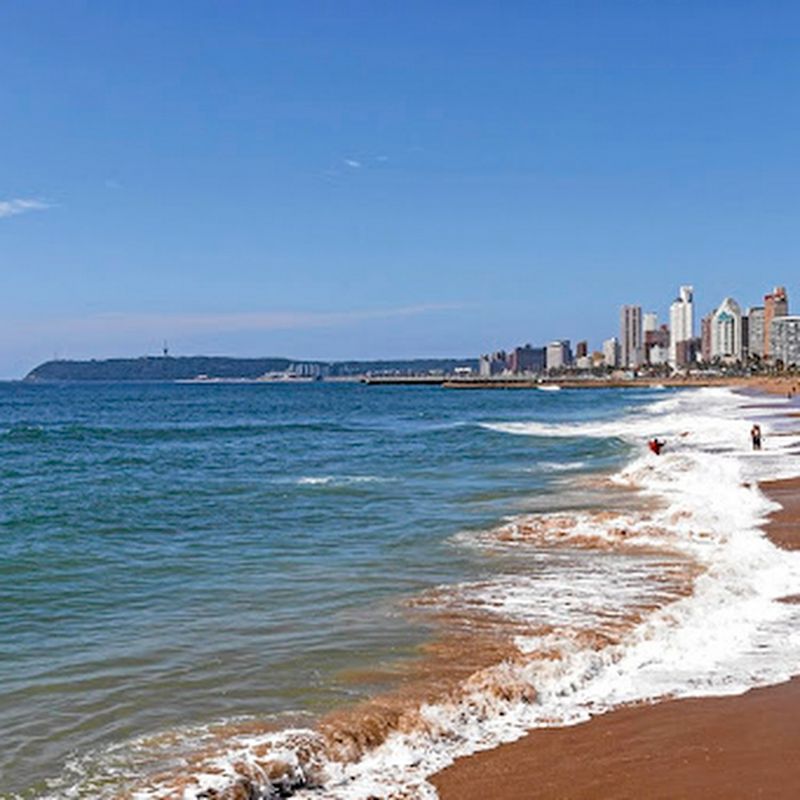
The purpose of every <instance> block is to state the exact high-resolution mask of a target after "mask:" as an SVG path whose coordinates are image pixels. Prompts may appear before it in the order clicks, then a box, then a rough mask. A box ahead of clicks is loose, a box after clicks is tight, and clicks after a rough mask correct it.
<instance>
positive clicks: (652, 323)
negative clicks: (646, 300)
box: [642, 311, 658, 334]
mask: <svg viewBox="0 0 800 800" xmlns="http://www.w3.org/2000/svg"><path fill="white" fill-rule="evenodd" d="M657 330H658V314H656V312H655V311H647V312H646V313H645V314H644V316H643V317H642V331H644V333H645V334H648V333H654V332H655V331H657Z"/></svg>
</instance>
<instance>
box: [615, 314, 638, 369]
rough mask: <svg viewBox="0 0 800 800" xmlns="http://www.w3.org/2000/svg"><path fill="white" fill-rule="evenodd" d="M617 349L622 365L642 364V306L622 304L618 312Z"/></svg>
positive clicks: (633, 366) (634, 366)
mask: <svg viewBox="0 0 800 800" xmlns="http://www.w3.org/2000/svg"><path fill="white" fill-rule="evenodd" d="M619 349H620V362H621V366H623V367H631V368H634V369H635V368H636V367H638V366H641V364H642V307H641V306H622V308H621V309H620V312H619Z"/></svg>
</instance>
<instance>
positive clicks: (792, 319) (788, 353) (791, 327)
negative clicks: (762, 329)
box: [771, 315, 800, 367]
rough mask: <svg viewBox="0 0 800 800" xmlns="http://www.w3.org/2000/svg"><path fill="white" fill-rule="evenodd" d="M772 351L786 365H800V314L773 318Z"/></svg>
mask: <svg viewBox="0 0 800 800" xmlns="http://www.w3.org/2000/svg"><path fill="white" fill-rule="evenodd" d="M771 340H772V341H771V344H772V348H773V349H772V353H773V359H774V360H775V361H781V362H782V363H783V366H784V367H798V366H800V316H797V315H795V316H788V315H786V316H781V317H776V318H775V319H773V320H772V337H771Z"/></svg>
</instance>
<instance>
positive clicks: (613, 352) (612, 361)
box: [603, 336, 619, 367]
mask: <svg viewBox="0 0 800 800" xmlns="http://www.w3.org/2000/svg"><path fill="white" fill-rule="evenodd" d="M603 361H605V362H606V366H607V367H618V366H619V341H618V340H617V337H616V336H612V337H611V338H610V339H606V340H605V341H604V342H603Z"/></svg>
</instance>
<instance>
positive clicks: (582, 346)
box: [575, 340, 589, 358]
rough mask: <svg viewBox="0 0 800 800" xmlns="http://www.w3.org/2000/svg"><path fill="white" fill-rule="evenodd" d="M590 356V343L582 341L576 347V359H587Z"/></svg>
mask: <svg viewBox="0 0 800 800" xmlns="http://www.w3.org/2000/svg"><path fill="white" fill-rule="evenodd" d="M588 355H589V342H587V341H586V340H583V341H580V342H578V343H577V344H576V345H575V358H586V356H588Z"/></svg>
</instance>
